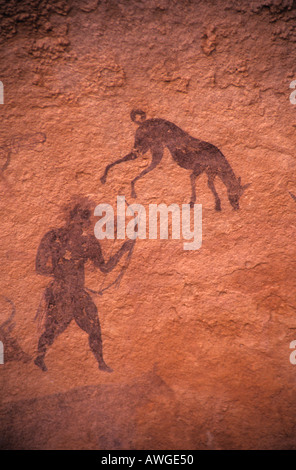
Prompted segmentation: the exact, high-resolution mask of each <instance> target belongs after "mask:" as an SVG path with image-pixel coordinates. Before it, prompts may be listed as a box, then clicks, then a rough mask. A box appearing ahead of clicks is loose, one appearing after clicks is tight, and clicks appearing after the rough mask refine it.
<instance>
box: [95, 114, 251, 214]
mask: <svg viewBox="0 0 296 470" xmlns="http://www.w3.org/2000/svg"><path fill="white" fill-rule="evenodd" d="M131 119H132V121H133V122H135V123H136V124H138V125H139V127H138V129H137V131H136V136H135V143H134V148H133V150H132V151H131V152H130V153H129V154H128V155H126V156H125V157H123V158H120V159H119V160H116V161H115V162H113V163H110V164H109V165H107V166H106V168H105V172H104V174H103V176H102V177H101V182H102V183H103V184H104V183H105V182H106V179H107V174H108V172H109V170H110V169H111V168H112V167H113V166H114V165H117V164H119V163H122V162H127V161H129V160H135V159H136V158H138V157H139V156H140V155H144V154H145V153H146V152H148V151H149V150H150V152H151V155H152V161H151V163H150V165H149V166H148V167H147V168H145V169H144V170H143V171H141V173H140V174H139V175H138V176H136V177H135V178H134V179H133V180H132V182H131V195H132V197H137V195H136V191H135V183H136V181H138V180H139V179H140V178H142V177H143V176H145V175H146V174H147V173H150V172H151V171H152V170H154V168H156V167H157V165H158V164H159V163H160V162H161V160H162V157H163V154H164V149H165V148H167V149H168V150H169V152H170V153H171V155H172V157H173V159H174V160H175V161H176V163H177V164H178V165H179V166H180V167H181V168H185V169H186V170H190V171H191V174H190V182H191V199H190V206H191V207H193V205H194V203H195V201H196V191H195V182H196V178H197V177H198V176H199V175H201V174H202V173H206V175H207V177H208V186H209V189H210V190H211V191H212V193H213V195H214V198H215V209H216V210H217V211H220V210H221V201H220V198H219V195H218V193H217V191H216V188H215V184H214V180H215V178H216V176H219V178H220V179H221V180H222V182H223V183H224V185H225V186H226V188H227V194H228V199H229V202H230V204H231V206H232V207H233V209H239V199H240V197H241V196H242V194H243V192H244V191H245V189H246V188H247V187H248V186H249V184H246V185H244V186H242V185H241V179H240V178H237V177H236V176H235V174H234V172H233V170H232V168H231V166H230V164H229V163H228V161H227V160H226V158H225V157H224V155H223V153H222V152H221V151H220V150H219V149H218V148H217V147H215V145H213V144H210V143H209V142H205V141H203V140H199V139H196V138H194V137H191V136H190V135H189V134H188V133H187V132H185V131H183V130H182V129H180V127H178V126H176V125H175V124H173V123H172V122H170V121H166V120H164V119H146V114H145V112H143V111H141V110H134V111H132V112H131Z"/></svg>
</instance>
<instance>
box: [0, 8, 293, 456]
mask: <svg viewBox="0 0 296 470" xmlns="http://www.w3.org/2000/svg"><path fill="white" fill-rule="evenodd" d="M295 19H296V4H295V1H293V0H265V1H263V0H255V1H242V2H237V1H234V0H233V1H232V0H226V1H215V2H208V1H195V0H191V1H190V0H181V1H174V0H171V1H169V0H149V1H148V0H147V1H136V0H129V1H128V0H116V1H115V0H114V1H113V0H101V1H98V0H89V1H82V0H72V1H69V2H66V1H52V0H49V1H41V2H40V1H37V0H33V1H32V0H28V1H23V2H17V1H16V0H15V1H5V2H4V1H1V2H0V20H1V45H0V50H1V76H0V79H1V81H2V82H3V84H4V90H5V103H4V105H1V106H0V113H1V123H2V125H1V132H0V139H1V152H0V157H1V168H2V171H1V181H0V183H1V184H0V190H1V199H0V205H1V222H2V224H1V227H2V228H1V244H0V246H1V248H0V249H1V254H2V269H1V272H2V275H1V298H0V300H1V310H0V314H1V324H2V327H1V328H0V340H2V341H3V343H4V348H5V353H7V354H6V355H5V364H4V365H0V380H1V385H0V390H1V392H0V395H1V404H0V416H1V418H0V443H1V444H0V445H1V448H3V449H7V448H10V449H45V448H46V449H54V448H62V449H76V448H79V449H80V448H86V449H248V448H251V449H258V448H262V449H279V448H281V449H295V447H296V437H295V436H296V432H295V431H296V429H295V425H296V422H295V419H296V412H295V406H294V405H295V398H296V394H295V389H296V366H293V365H292V364H291V363H290V361H289V356H290V353H291V350H290V349H289V345H290V342H291V341H292V340H295V339H296V312H295V309H296V299H295V223H296V203H295V201H294V200H293V198H292V197H290V195H289V191H290V192H291V193H292V194H296V183H295V170H296V168H295V167H296V164H295V162H296V160H295V127H296V119H295V113H296V106H293V105H292V104H291V103H290V101H289V96H290V93H291V90H290V89H289V84H290V82H291V81H292V80H294V79H296V68H295V63H296V61H295V58H296V57H295V56H296V49H295V47H296V44H295V43H296V23H295ZM134 108H136V109H143V110H144V111H145V112H146V113H147V117H149V118H153V117H154V118H163V119H167V120H169V121H171V122H173V123H175V124H176V125H178V126H179V127H181V128H182V129H183V130H185V131H187V132H188V133H189V134H190V135H192V136H194V137H197V138H200V139H202V140H205V141H208V142H211V143H213V144H214V145H216V146H217V147H218V148H219V149H221V150H222V152H223V153H224V155H225V156H226V158H227V160H228V161H229V163H230V164H231V166H232V168H233V170H234V172H235V174H236V175H237V176H240V177H241V179H242V183H244V184H247V183H251V185H250V187H248V188H247V190H246V191H245V193H244V194H243V196H242V197H241V200H240V210H239V211H234V210H233V209H232V207H231V206H230V204H229V202H228V199H227V193H226V190H225V186H224V185H223V184H222V182H221V181H217V184H216V187H217V190H218V192H219V194H220V195H221V201H222V211H221V212H217V211H215V208H214V200H213V195H212V193H211V192H210V190H209V188H208V186H207V179H206V177H205V175H202V176H200V177H199V178H198V180H197V183H196V188H197V199H198V202H199V203H202V205H203V245H202V248H201V249H200V250H197V251H195V252H194V251H191V252H190V251H189V252H185V251H183V242H182V241H181V240H138V241H137V242H136V244H135V247H134V251H133V255H132V257H131V259H130V263H129V266H128V268H127V269H126V271H125V273H124V277H123V278H122V280H121V284H120V286H119V287H118V288H116V287H111V288H110V289H109V290H106V291H105V292H104V295H103V296H95V295H94V296H93V300H94V301H95V303H96V305H97V308H98V312H99V318H100V322H101V327H102V338H103V348H104V357H105V360H106V362H107V364H108V365H109V366H110V367H112V368H113V369H114V372H113V373H112V374H107V373H105V372H102V371H99V369H98V366H97V363H96V360H95V358H94V356H93V355H92V353H91V351H90V348H89V345H88V340H87V335H86V334H85V333H84V332H83V331H82V330H81V329H79V328H78V326H77V325H76V324H75V323H74V322H72V323H71V324H70V326H69V327H68V329H67V330H66V331H65V332H64V333H63V334H61V335H60V336H59V337H58V338H57V339H56V341H55V342H54V344H53V345H52V346H51V347H50V348H49V351H48V353H47V356H46V363H47V367H48V371H47V372H46V373H44V372H42V371H41V370H40V369H39V368H37V367H36V365H35V364H34V362H33V361H32V358H34V357H35V356H36V349H37V343H38V337H39V332H38V329H37V325H36V322H34V317H35V314H36V311H37V309H38V305H39V303H40V299H41V296H42V293H43V292H44V290H45V288H46V287H47V286H48V284H49V282H50V278H48V277H44V276H40V275H38V274H37V273H36V271H35V258H36V253H37V249H38V246H39V244H40V241H41V239H42V237H43V236H44V234H45V233H47V232H48V231H49V230H50V229H51V228H59V227H62V226H63V224H64V212H63V211H64V206H65V204H67V203H68V202H69V200H70V199H71V197H72V196H73V195H77V194H79V195H81V196H88V197H90V198H91V199H92V200H93V201H94V202H95V203H96V204H99V203H100V202H108V203H110V204H113V205H114V204H115V201H116V196H117V195H118V194H125V195H126V198H127V200H128V202H129V203H130V202H133V200H132V198H131V196H130V182H131V180H132V179H133V178H134V177H135V176H136V175H137V174H138V173H139V172H140V170H142V169H143V168H144V167H146V166H147V164H148V162H149V159H150V156H149V154H147V155H145V156H144V157H143V158H141V159H138V160H136V161H133V162H129V163H125V164H122V165H120V166H117V167H114V168H113V169H112V170H110V173H109V175H108V180H107V183H106V184H105V185H102V183H101V181H100V177H101V175H102V172H103V171H104V168H105V166H106V165H107V164H109V163H111V162H112V161H114V160H116V159H117V158H119V157H120V156H124V155H126V154H127V153H128V152H130V151H131V149H132V145H133V140H134V134H135V131H136V128H137V126H136V125H135V124H134V123H132V122H131V120H130V112H131V110H132V109H134ZM137 191H138V199H137V202H140V203H142V204H144V205H145V207H148V204H149V203H151V202H154V203H155V202H157V203H161V202H164V203H166V204H170V203H179V204H182V203H188V202H189V199H190V191H191V190H190V182H189V172H188V171H186V170H184V169H181V168H180V167H179V166H178V165H177V164H176V163H175V162H174V161H173V160H172V158H171V156H170V154H169V152H168V151H167V150H166V151H165V156H164V159H163V160H162V162H161V164H160V165H159V166H158V167H157V168H156V169H155V170H154V171H153V172H151V173H150V174H149V175H147V176H146V177H144V178H143V179H142V180H140V181H139V182H138V183H137ZM121 243H122V242H119V241H116V243H115V245H114V244H113V242H112V241H106V240H105V241H103V242H102V243H101V245H102V250H103V253H104V256H105V258H106V259H108V258H109V257H110V256H111V254H114V253H115V252H116V250H117V249H118V248H119V246H120V245H121ZM124 262H125V261H124V259H123V260H122V262H121V264H120V265H124ZM119 270H120V266H119V267H118V268H116V269H115V270H114V272H113V273H110V274H108V277H107V279H106V280H105V281H104V285H107V284H109V283H110V282H112V280H114V279H115V278H116V276H117V274H118V272H119ZM103 278H104V275H103V274H102V273H101V272H100V271H99V270H98V269H96V268H95V267H93V266H92V265H91V263H88V264H87V265H86V281H85V285H86V286H87V287H88V288H90V289H94V290H96V289H98V288H99V286H100V285H101V283H102V281H103ZM3 323H4V325H3Z"/></svg>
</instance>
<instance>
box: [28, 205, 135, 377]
mask: <svg viewBox="0 0 296 470" xmlns="http://www.w3.org/2000/svg"><path fill="white" fill-rule="evenodd" d="M93 209H94V206H93V204H92V203H91V201H89V199H87V198H83V199H81V198H80V199H79V202H76V203H75V204H74V205H72V208H71V209H70V211H69V212H70V213H69V215H68V220H67V222H66V224H65V226H64V227H63V228H59V229H53V230H50V231H49V232H48V233H47V234H46V235H45V236H44V237H43V239H42V241H41V243H40V246H39V249H38V253H37V257H36V271H37V273H38V274H41V275H43V276H51V277H53V281H52V282H51V283H50V285H49V286H48V287H47V288H46V290H45V292H44V305H43V307H42V308H40V307H39V309H38V311H37V315H36V316H37V317H38V316H39V317H40V315H42V316H43V317H44V332H43V333H42V335H41V337H40V339H39V342H38V355H37V357H36V359H35V364H36V365H37V366H38V367H40V369H42V370H43V371H47V367H46V365H45V362H44V357H45V354H46V351H47V349H48V347H49V346H51V345H52V344H53V342H54V340H55V339H56V338H57V337H58V336H59V335H60V334H61V333H63V331H65V330H66V328H67V327H68V326H69V324H70V323H71V321H72V320H73V319H74V320H75V322H76V323H77V325H78V326H79V327H80V328H81V329H82V330H83V331H85V332H86V333H87V334H88V337H89V345H90V349H91V351H92V352H93V354H94V356H95V358H96V360H97V361H98V364H99V369H101V370H103V371H106V372H112V369H111V368H110V367H108V366H107V364H106V363H105V361H104V359H103V347H102V338H101V328H100V322H99V317H98V311H97V307H96V305H95V304H94V302H93V300H92V298H91V297H90V295H89V294H88V293H87V292H86V290H85V287H84V277H85V276H84V265H85V263H86V262H87V261H88V260H90V261H91V262H92V263H93V264H94V266H95V267H97V268H99V269H100V270H101V271H102V272H103V273H109V272H110V271H112V269H114V268H115V266H116V265H117V264H118V262H119V260H120V259H121V257H122V255H123V254H124V253H126V252H130V250H131V248H132V246H133V244H134V240H127V241H126V242H124V243H123V245H122V246H121V248H120V249H119V251H118V252H117V253H116V254H114V255H113V256H112V257H111V258H110V259H109V261H107V262H105V260H104V258H103V254H102V250H101V247H100V243H99V241H98V240H97V239H96V238H95V236H94V235H90V234H87V233H86V231H87V230H88V229H89V228H90V226H91V225H92V223H91V215H92V213H93Z"/></svg>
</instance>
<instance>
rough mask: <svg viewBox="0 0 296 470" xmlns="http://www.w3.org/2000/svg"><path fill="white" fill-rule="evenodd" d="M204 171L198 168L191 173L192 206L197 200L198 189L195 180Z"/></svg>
mask: <svg viewBox="0 0 296 470" xmlns="http://www.w3.org/2000/svg"><path fill="white" fill-rule="evenodd" d="M201 173H202V169H198V170H197V169H196V170H194V171H193V173H191V175H190V181H191V199H190V207H193V206H194V203H195V201H196V190H195V182H196V178H197V177H198V176H199V175H200V174H201Z"/></svg>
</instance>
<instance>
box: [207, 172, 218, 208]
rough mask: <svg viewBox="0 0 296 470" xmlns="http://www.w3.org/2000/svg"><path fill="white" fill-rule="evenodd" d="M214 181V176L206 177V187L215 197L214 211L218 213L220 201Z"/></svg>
mask: <svg viewBox="0 0 296 470" xmlns="http://www.w3.org/2000/svg"><path fill="white" fill-rule="evenodd" d="M214 179H215V175H208V187H209V188H210V190H211V191H212V193H213V194H214V197H215V202H216V205H215V209H216V211H220V210H221V201H220V198H219V196H218V193H217V191H216V188H215V185H214Z"/></svg>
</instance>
